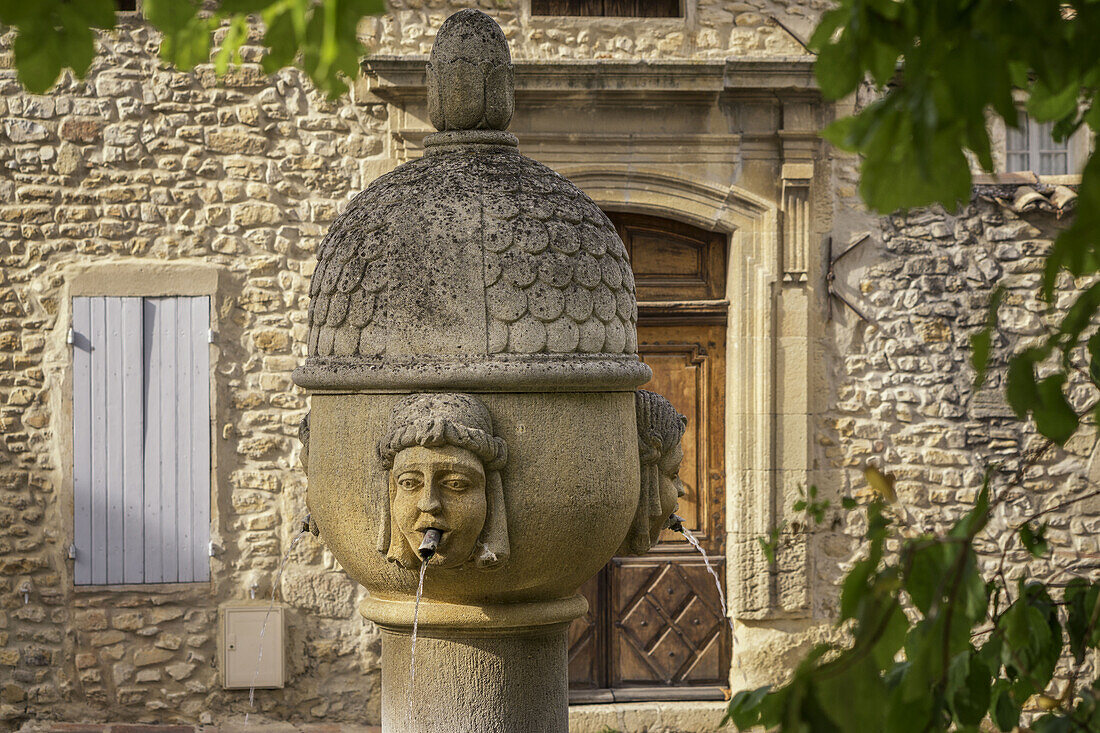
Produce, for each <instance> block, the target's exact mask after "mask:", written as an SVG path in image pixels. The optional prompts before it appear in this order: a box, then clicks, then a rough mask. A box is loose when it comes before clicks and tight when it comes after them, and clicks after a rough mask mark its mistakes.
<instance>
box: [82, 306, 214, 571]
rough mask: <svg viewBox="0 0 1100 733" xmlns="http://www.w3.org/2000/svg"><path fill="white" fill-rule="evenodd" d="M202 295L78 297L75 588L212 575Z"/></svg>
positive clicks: (206, 313) (205, 320) (205, 327)
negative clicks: (209, 554)
mask: <svg viewBox="0 0 1100 733" xmlns="http://www.w3.org/2000/svg"><path fill="white" fill-rule="evenodd" d="M208 329H209V298H206V297H173V298H113V297H77V298H73V530H74V531H73V539H74V544H75V546H76V564H75V578H74V580H75V582H76V583H77V584H78V585H88V584H92V585H104V584H119V583H143V582H146V583H164V582H190V581H203V580H209V577H210V566H209V560H208V552H207V548H208V544H209V534H210V388H209V383H210V382H209V379H210V376H209V355H208V353H209V352H208V346H207V333H208Z"/></svg>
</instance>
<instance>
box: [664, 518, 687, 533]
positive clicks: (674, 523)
mask: <svg viewBox="0 0 1100 733" xmlns="http://www.w3.org/2000/svg"><path fill="white" fill-rule="evenodd" d="M665 526H666V527H667V528H669V529H671V530H672V531H673V532H680V533H683V531H684V518H683V517H681V516H680V515H679V514H672V515H670V516H669V518H668V522H666V523H665Z"/></svg>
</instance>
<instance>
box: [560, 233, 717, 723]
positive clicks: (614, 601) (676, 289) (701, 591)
mask: <svg viewBox="0 0 1100 733" xmlns="http://www.w3.org/2000/svg"><path fill="white" fill-rule="evenodd" d="M610 216H612V220H613V221H614V222H615V223H616V225H617V227H618V229H619V232H620V235H621V236H622V237H623V241H624V242H625V243H626V244H627V248H628V250H629V251H630V253H631V259H632V263H633V266H634V270H635V273H636V276H635V277H636V280H637V288H638V292H639V322H638V352H639V356H640V358H641V359H642V360H643V361H645V362H646V363H647V364H648V365H649V366H650V368H651V369H652V370H653V379H652V380H651V381H650V382H649V383H648V384H647V385H645V387H646V389H650V390H653V391H655V392H658V393H660V394H662V395H664V396H665V397H667V398H668V399H669V400H670V401H671V402H672V404H673V405H674V406H675V407H676V409H677V410H679V411H680V412H681V413H683V414H684V415H686V416H687V418H688V424H687V429H686V432H685V434H684V438H683V448H684V460H683V463H682V464H681V466H680V478H681V480H682V481H683V483H684V487H685V489H686V492H687V493H686V495H685V496H684V497H682V498H681V499H680V508H679V514H680V515H681V516H682V517H684V519H685V522H684V524H685V525H686V526H687V527H688V528H689V529H690V530H691V531H692V533H693V534H694V535H695V536H696V537H697V538H698V539H699V541H700V543H701V544H702V545H703V547H704V548H705V549H706V550H707V553H708V554H709V555H710V556H711V562H712V564H713V565H714V567H715V569H716V570H717V571H718V573H719V575H720V576H722V578H723V582H724V577H725V567H724V565H725V561H724V552H723V548H724V534H725V511H724V506H725V493H724V485H725V472H724V467H723V459H724V446H725V434H724V433H725V398H724V382H725V341H726V333H725V331H726V329H725V312H726V305H725V304H724V303H722V302H720V301H717V299H716V298H714V297H713V296H714V295H717V294H719V293H721V292H722V289H723V288H724V275H725V268H724V261H725V254H726V253H725V237H724V236H721V235H716V234H713V233H709V232H705V231H703V230H699V229H695V228H694V227H688V226H686V225H683V224H679V223H676V222H669V221H666V220H661V219H656V218H654V217H640V216H631V215H625V214H611V215H610ZM708 296H711V297H708ZM581 592H583V593H584V594H585V596H586V597H587V598H588V601H589V612H588V615H587V616H585V617H584V618H582V619H578V620H577V621H575V622H574V623H573V625H572V627H571V629H570V639H569V642H570V661H569V674H570V687H571V700H572V701H573V702H597V701H608V700H657V699H722V697H723V695H724V693H725V688H726V687H727V686H728V674H729V663H730V634H729V627H728V626H727V625H726V621H725V617H724V614H723V611H722V607H721V602H720V600H719V596H718V589H717V588H716V586H715V583H714V579H713V577H712V576H711V575H710V574H709V573H708V572H707V570H706V567H705V565H704V563H703V559H702V557H701V556H700V555H699V554H698V553H696V552H695V551H694V550H693V549H692V548H691V546H690V545H688V544H687V542H686V540H684V538H683V536H682V535H680V534H678V533H675V532H671V531H666V532H664V533H663V534H662V536H661V540H660V541H659V542H658V544H657V545H656V546H655V547H654V548H653V549H651V550H650V552H649V553H648V554H647V555H645V556H644V557H616V558H614V559H612V561H611V562H610V563H608V565H607V566H606V567H605V568H604V569H603V570H601V571H600V573H599V574H598V575H597V576H596V577H594V578H593V579H592V580H590V581H589V582H588V583H586V584H585V585H584V587H582V589H581Z"/></svg>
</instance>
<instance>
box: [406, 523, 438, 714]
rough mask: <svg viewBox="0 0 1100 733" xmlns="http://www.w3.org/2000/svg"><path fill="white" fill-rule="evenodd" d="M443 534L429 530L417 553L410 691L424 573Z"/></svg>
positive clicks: (413, 680)
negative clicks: (417, 580)
mask: <svg viewBox="0 0 1100 733" xmlns="http://www.w3.org/2000/svg"><path fill="white" fill-rule="evenodd" d="M442 535H443V533H442V532H440V531H439V530H438V529H429V530H427V531H426V532H424V540H423V542H421V543H420V548H419V549H418V550H417V552H418V553H419V554H420V558H421V563H420V583H419V585H417V586H416V605H415V606H413V631H412V639H411V641H410V643H409V689H410V690H412V689H414V687H413V683H414V682H416V630H417V626H418V625H419V623H420V597H421V596H423V595H424V573H425V572H426V571H427V570H428V561H429V560H431V559H432V556H433V555H435V551H436V548H438V547H439V540H440V538H441V537H442ZM408 718H409V723H413V722H414V721H413V696H412V695H409V715H408Z"/></svg>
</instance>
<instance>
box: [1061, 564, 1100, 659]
mask: <svg viewBox="0 0 1100 733" xmlns="http://www.w3.org/2000/svg"><path fill="white" fill-rule="evenodd" d="M1098 603H1100V587H1098V586H1095V585H1090V584H1089V582H1088V581H1087V580H1085V579H1084V578H1074V579H1073V580H1071V581H1070V583H1069V585H1068V586H1066V592H1065V604H1066V636H1067V637H1068V638H1069V649H1070V652H1072V653H1073V658H1074V659H1075V660H1076V661H1077V663H1078V664H1080V663H1081V662H1082V661H1083V660H1084V658H1085V652H1086V651H1087V650H1088V648H1089V647H1095V646H1097V645H1098V644H1100V609H1098V607H1097V604H1098ZM1094 619H1097V620H1096V621H1094Z"/></svg>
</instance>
